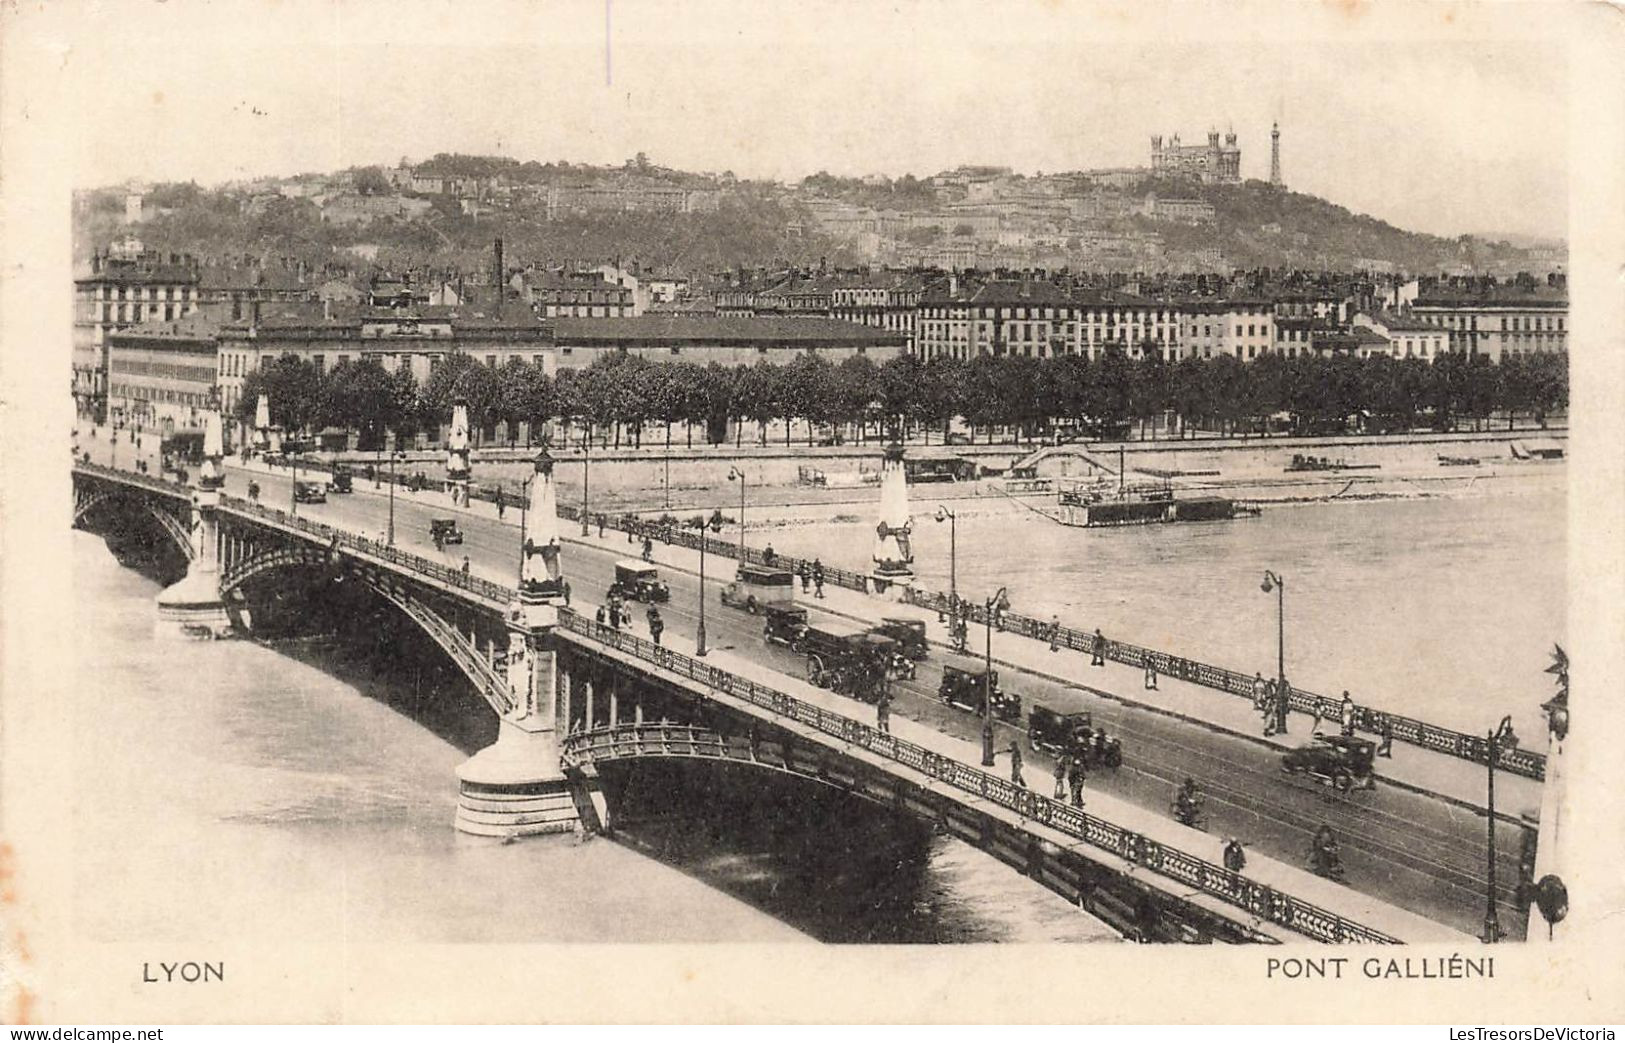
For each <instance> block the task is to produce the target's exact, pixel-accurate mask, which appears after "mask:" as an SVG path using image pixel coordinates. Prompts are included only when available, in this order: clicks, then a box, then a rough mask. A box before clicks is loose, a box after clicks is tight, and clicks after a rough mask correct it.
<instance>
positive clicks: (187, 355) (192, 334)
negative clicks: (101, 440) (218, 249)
mask: <svg viewBox="0 0 1625 1043" xmlns="http://www.w3.org/2000/svg"><path fill="white" fill-rule="evenodd" d="M214 311H215V309H214V308H209V309H206V311H205V312H200V313H197V314H193V315H189V316H187V317H185V318H181V319H177V320H173V321H170V322H163V321H157V322H144V323H141V324H139V325H135V326H127V327H123V328H121V329H116V330H111V331H109V333H108V334H107V354H108V387H107V393H108V403H109V405H110V407H111V412H112V414H113V415H114V416H117V417H121V418H122V419H123V420H124V422H125V423H131V424H136V425H140V426H143V427H146V428H147V429H149V430H154V431H158V432H159V433H161V434H162V435H164V436H165V437H167V436H169V435H171V434H173V433H174V432H175V431H177V430H199V429H200V427H199V425H200V424H201V412H202V411H203V410H205V409H207V408H208V406H209V404H210V403H211V402H213V401H214V400H215V396H216V383H217V370H218V364H217V358H218V347H219V343H218V339H217V338H218V335H219V332H220V322H219V321H218V320H217V319H215V318H211V317H209V313H211V312H214Z"/></svg>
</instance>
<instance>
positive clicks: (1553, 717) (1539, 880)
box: [1524, 648, 1569, 942]
mask: <svg viewBox="0 0 1625 1043" xmlns="http://www.w3.org/2000/svg"><path fill="white" fill-rule="evenodd" d="M1553 660H1554V661H1553V663H1552V665H1551V666H1550V667H1549V668H1547V671H1546V672H1547V673H1550V674H1556V675H1557V684H1558V692H1557V695H1556V696H1554V697H1553V698H1552V699H1550V700H1549V701H1547V702H1546V703H1543V704H1542V705H1541V709H1543V710H1545V711H1546V730H1547V733H1548V735H1549V737H1550V744H1549V745H1548V746H1547V749H1546V779H1545V782H1544V784H1543V785H1542V786H1541V795H1540V796H1541V799H1540V831H1539V833H1538V835H1537V836H1536V839H1535V864H1534V866H1533V867H1531V872H1530V874H1529V879H1528V880H1527V881H1526V884H1527V885H1529V886H1530V887H1531V888H1532V890H1533V893H1532V894H1531V895H1530V903H1529V919H1528V923H1527V927H1526V930H1525V934H1524V937H1525V939H1526V940H1528V941H1530V942H1544V941H1552V940H1556V939H1557V936H1558V935H1560V934H1562V933H1563V931H1564V925H1563V923H1562V921H1561V920H1558V921H1557V922H1553V921H1552V920H1551V919H1550V917H1551V916H1553V915H1560V914H1558V912H1557V910H1558V908H1559V907H1561V908H1562V910H1563V913H1562V914H1561V915H1566V913H1567V906H1568V894H1567V886H1568V885H1567V884H1566V883H1563V882H1562V881H1563V873H1564V872H1565V871H1566V867H1565V862H1566V858H1565V855H1566V852H1565V851H1564V848H1565V847H1566V846H1567V845H1568V844H1569V841H1568V839H1567V837H1565V835H1564V833H1565V829H1564V826H1565V824H1566V822H1567V819H1568V810H1569V808H1568V803H1569V793H1568V765H1567V762H1566V760H1565V758H1564V755H1563V747H1564V744H1565V743H1566V742H1567V741H1568V737H1569V657H1568V654H1567V653H1566V652H1564V651H1563V650H1562V648H1558V649H1556V651H1555V654H1554V655H1553ZM1548 877H1551V878H1553V880H1555V881H1556V883H1553V882H1550V881H1547V878H1548ZM1543 891H1544V893H1543Z"/></svg>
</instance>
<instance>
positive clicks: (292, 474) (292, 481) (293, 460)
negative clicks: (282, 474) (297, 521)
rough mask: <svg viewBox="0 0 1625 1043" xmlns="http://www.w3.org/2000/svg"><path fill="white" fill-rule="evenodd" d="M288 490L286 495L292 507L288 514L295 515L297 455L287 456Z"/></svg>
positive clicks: (297, 497)
mask: <svg viewBox="0 0 1625 1043" xmlns="http://www.w3.org/2000/svg"><path fill="white" fill-rule="evenodd" d="M288 489H289V490H290V491H289V494H288V495H289V498H290V499H291V500H292V501H293V506H292V508H290V510H289V512H288V513H290V514H294V515H297V514H298V513H299V454H298V453H289V454H288Z"/></svg>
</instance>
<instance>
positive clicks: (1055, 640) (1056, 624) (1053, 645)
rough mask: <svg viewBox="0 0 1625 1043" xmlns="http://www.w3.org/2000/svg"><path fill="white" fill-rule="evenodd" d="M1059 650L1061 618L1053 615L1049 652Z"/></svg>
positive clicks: (1050, 624)
mask: <svg viewBox="0 0 1625 1043" xmlns="http://www.w3.org/2000/svg"><path fill="white" fill-rule="evenodd" d="M1060 648H1061V617H1060V616H1058V615H1055V616H1051V617H1049V650H1050V651H1051V652H1058V651H1060ZM1056 796H1060V794H1059V793H1057V794H1056Z"/></svg>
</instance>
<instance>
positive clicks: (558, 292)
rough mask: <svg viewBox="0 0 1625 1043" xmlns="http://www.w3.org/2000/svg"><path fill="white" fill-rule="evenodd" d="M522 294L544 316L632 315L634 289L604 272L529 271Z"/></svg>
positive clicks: (525, 277) (627, 316) (626, 316)
mask: <svg viewBox="0 0 1625 1043" xmlns="http://www.w3.org/2000/svg"><path fill="white" fill-rule="evenodd" d="M521 293H522V295H523V296H524V297H525V299H526V300H528V301H530V303H531V305H532V306H533V307H534V308H535V309H536V314H537V315H540V316H542V317H543V318H548V319H552V318H558V317H561V316H568V317H579V318H629V317H631V316H632V315H633V314H634V311H633V300H632V294H633V291H632V289H631V288H630V287H627V286H619V285H617V284H615V283H613V282H611V281H610V280H608V279H606V278H605V277H604V275H603V274H602V272H599V271H587V272H572V271H562V272H556V271H544V272H535V273H529V272H527V273H525V275H524V276H523V279H522V289H521Z"/></svg>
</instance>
